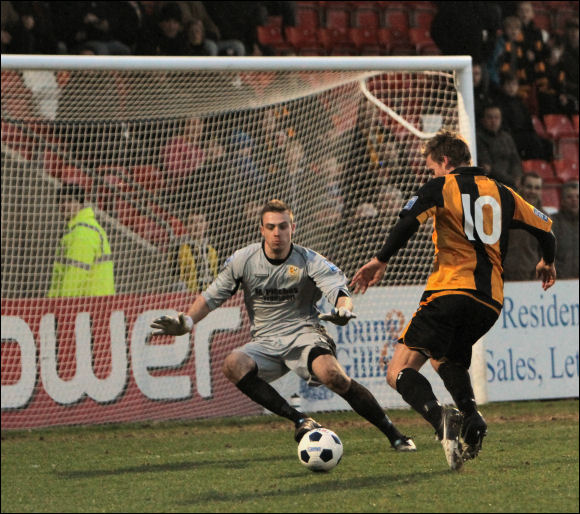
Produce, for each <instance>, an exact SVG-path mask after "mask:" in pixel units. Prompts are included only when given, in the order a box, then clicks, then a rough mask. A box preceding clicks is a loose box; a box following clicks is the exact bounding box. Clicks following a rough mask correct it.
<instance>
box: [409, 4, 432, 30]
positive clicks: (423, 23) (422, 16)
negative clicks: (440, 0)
mask: <svg viewBox="0 0 580 514" xmlns="http://www.w3.org/2000/svg"><path fill="white" fill-rule="evenodd" d="M434 17H435V9H433V8H430V9H429V8H427V9H425V8H418V9H415V10H414V12H412V13H411V20H412V23H411V24H412V26H413V27H417V28H421V29H427V30H430V29H431V23H432V22H433V18H434Z"/></svg>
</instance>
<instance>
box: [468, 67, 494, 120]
mask: <svg viewBox="0 0 580 514" xmlns="http://www.w3.org/2000/svg"><path fill="white" fill-rule="evenodd" d="M471 73H472V78H473V101H474V104H475V106H474V109H475V119H476V122H477V123H479V121H480V120H481V117H482V116H483V109H484V107H485V106H486V105H489V104H490V103H492V98H493V97H494V96H495V95H496V94H497V91H498V90H497V87H496V86H495V85H494V84H493V83H492V82H491V81H490V80H489V73H488V70H487V67H486V66H483V65H482V64H481V63H478V62H474V63H473V65H472V67H471Z"/></svg>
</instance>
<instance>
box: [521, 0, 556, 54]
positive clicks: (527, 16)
mask: <svg viewBox="0 0 580 514" xmlns="http://www.w3.org/2000/svg"><path fill="white" fill-rule="evenodd" d="M516 15H517V17H518V18H519V20H520V21H521V22H522V33H523V35H524V41H525V43H526V47H527V48H528V49H529V51H531V52H532V54H529V55H528V58H529V59H530V60H533V59H534V58H535V55H534V54H535V53H539V54H541V53H542V52H543V51H544V49H545V43H546V42H547V41H548V39H550V34H548V32H546V31H544V30H542V29H539V28H538V27H537V26H536V24H535V23H534V17H535V15H536V14H535V12H534V6H533V4H532V2H518V4H517V8H516Z"/></svg>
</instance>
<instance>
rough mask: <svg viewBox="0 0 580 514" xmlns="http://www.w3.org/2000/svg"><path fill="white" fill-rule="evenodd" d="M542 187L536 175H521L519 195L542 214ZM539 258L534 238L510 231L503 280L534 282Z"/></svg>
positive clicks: (523, 231)
mask: <svg viewBox="0 0 580 514" xmlns="http://www.w3.org/2000/svg"><path fill="white" fill-rule="evenodd" d="M542 186H543V184H542V177H540V176H539V175H538V174H537V173H533V172H530V173H526V174H524V175H523V177H522V185H521V188H520V194H521V196H522V197H523V199H524V200H525V201H526V202H528V203H530V204H532V205H533V206H534V207H535V208H536V209H538V210H539V211H541V212H543V208H542ZM544 214H545V213H544ZM541 258H542V250H541V248H540V245H539V244H538V241H537V240H536V238H535V237H534V236H532V235H531V234H530V233H529V232H526V231H525V230H522V229H511V230H510V231H509V248H508V252H507V255H506V257H505V259H504V262H503V275H504V280H506V281H516V280H535V279H536V264H538V261H539V260H540V259H541ZM556 272H557V270H556Z"/></svg>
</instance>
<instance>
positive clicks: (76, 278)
mask: <svg viewBox="0 0 580 514" xmlns="http://www.w3.org/2000/svg"><path fill="white" fill-rule="evenodd" d="M58 199H59V206H60V208H61V211H62V212H63V214H65V215H66V216H68V217H70V221H69V222H68V223H67V230H66V233H65V234H64V235H63V237H62V238H61V240H60V243H59V247H58V249H57V252H56V256H55V260H54V265H53V270H52V281H51V285H50V289H49V291H48V297H49V298H57V297H63V296H103V295H114V294H115V276H114V271H113V258H112V254H111V248H110V246H109V241H108V239H107V234H106V233H105V231H104V230H103V228H102V227H101V226H100V225H99V223H98V222H97V220H96V219H95V213H94V211H93V209H92V208H91V207H84V205H83V204H84V192H83V190H82V189H81V188H80V187H78V186H76V185H67V186H63V187H62V188H61V189H60V190H59V194H58Z"/></svg>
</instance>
